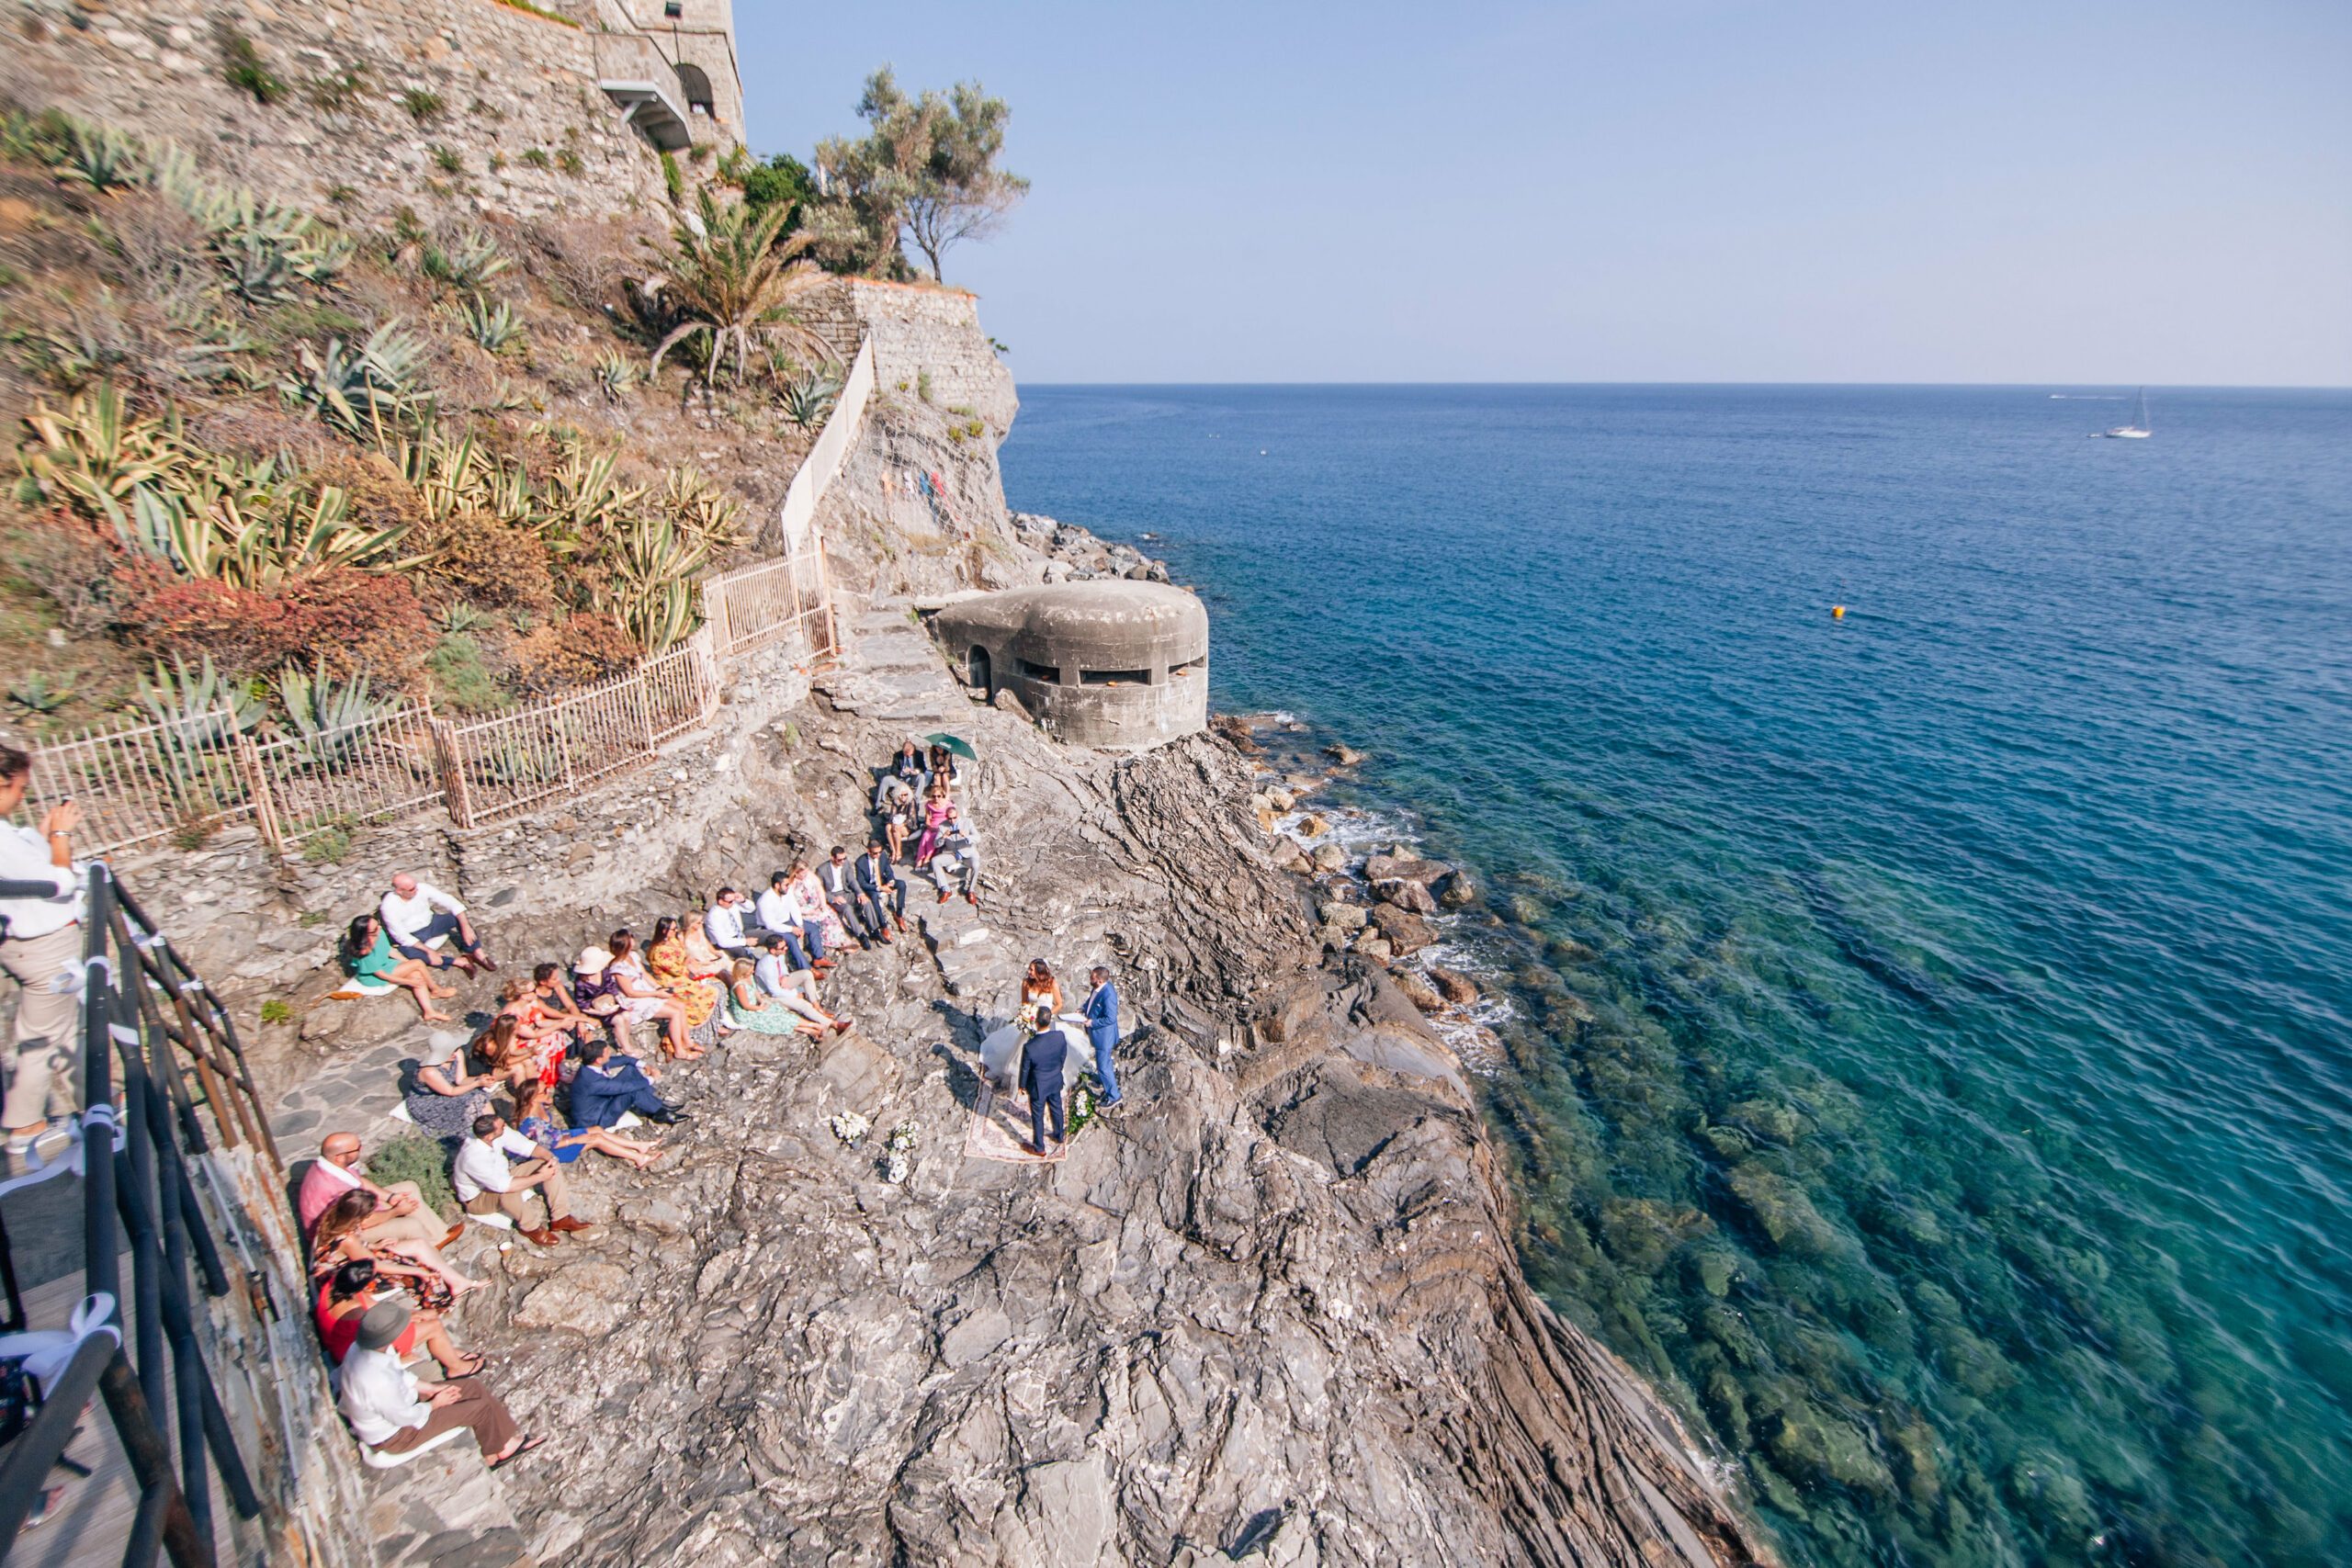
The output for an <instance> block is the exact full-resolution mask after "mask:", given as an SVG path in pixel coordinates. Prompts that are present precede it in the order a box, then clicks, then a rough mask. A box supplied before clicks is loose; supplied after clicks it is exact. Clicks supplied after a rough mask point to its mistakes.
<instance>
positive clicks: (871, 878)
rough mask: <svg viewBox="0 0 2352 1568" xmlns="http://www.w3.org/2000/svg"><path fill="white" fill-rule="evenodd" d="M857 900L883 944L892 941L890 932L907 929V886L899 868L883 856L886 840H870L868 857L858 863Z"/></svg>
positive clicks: (860, 859)
mask: <svg viewBox="0 0 2352 1568" xmlns="http://www.w3.org/2000/svg"><path fill="white" fill-rule="evenodd" d="M857 897H858V900H859V902H860V903H862V904H864V905H865V913H866V918H867V919H870V920H872V921H873V922H874V924H875V926H876V928H877V929H879V930H880V931H881V932H882V933H883V934H882V940H883V941H884V942H888V941H889V940H890V935H889V932H890V928H891V926H893V925H896V926H897V927H898V928H899V930H900V931H905V930H906V929H907V885H906V884H905V883H904V882H901V881H900V880H899V871H898V868H897V867H896V866H894V865H892V864H891V863H890V857H889V856H888V855H887V854H884V853H883V852H882V840H879V839H875V840H869V841H868V842H867V844H866V846H865V854H863V855H861V856H859V857H858V862H857Z"/></svg>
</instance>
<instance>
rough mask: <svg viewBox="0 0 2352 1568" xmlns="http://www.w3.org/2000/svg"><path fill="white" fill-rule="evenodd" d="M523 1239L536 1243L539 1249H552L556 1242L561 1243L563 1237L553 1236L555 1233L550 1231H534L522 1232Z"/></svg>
mask: <svg viewBox="0 0 2352 1568" xmlns="http://www.w3.org/2000/svg"><path fill="white" fill-rule="evenodd" d="M523 1239H524V1240H525V1241H536V1242H537V1243H538V1244H539V1245H540V1246H541V1247H553V1246H555V1245H556V1244H557V1243H558V1242H560V1241H561V1240H562V1239H563V1237H561V1236H560V1235H556V1234H555V1232H553V1231H551V1230H545V1229H542V1230H535V1231H524V1232H523Z"/></svg>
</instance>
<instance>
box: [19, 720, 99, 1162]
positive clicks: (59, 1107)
mask: <svg viewBox="0 0 2352 1568" xmlns="http://www.w3.org/2000/svg"><path fill="white" fill-rule="evenodd" d="M32 776H33V760H32V758H31V757H30V756H29V755H28V754H27V753H25V752H23V751H19V750H17V749H16V748H15V747H13V746H0V882H45V883H48V884H50V885H51V886H53V887H54V888H55V889H56V892H55V893H54V894H53V895H51V897H36V898H5V899H0V974H6V975H7V976H9V978H11V979H13V980H15V981H16V982H17V987H18V990H19V993H20V994H19V995H18V997H17V1027H16V1030H15V1037H14V1040H13V1043H12V1049H11V1050H10V1051H9V1052H8V1062H9V1066H10V1072H9V1079H8V1096H7V1101H6V1105H5V1106H0V1122H5V1123H6V1127H7V1129H8V1153H9V1155H10V1156H14V1157H16V1158H19V1159H21V1158H22V1157H23V1156H25V1155H26V1154H27V1153H28V1151H29V1150H30V1149H31V1148H32V1146H33V1144H34V1143H35V1141H36V1140H38V1139H39V1138H40V1136H41V1134H44V1133H46V1132H48V1131H49V1130H50V1126H51V1118H63V1117H69V1116H72V1115H73V1114H74V1111H77V1110H79V1109H80V1108H81V1107H80V1105H79V1103H78V1099H77V1094H76V1090H77V1088H78V1086H77V1084H76V1083H75V1081H74V1063H75V1060H76V1058H77V1056H78V1055H79V1052H80V1050H81V1043H82V1042H81V1031H80V1030H79V1029H78V1028H77V1027H76V1025H77V1024H78V1023H79V1021H80V1018H81V1001H80V993H81V975H82V878H81V872H80V870H79V868H77V867H76V866H75V865H74V845H73V833H74V825H75V824H76V823H78V822H80V821H81V819H82V808H81V807H78V806H76V805H74V802H73V801H71V800H68V801H66V802H65V803H64V804H63V805H62V806H60V807H56V808H54V809H53V810H51V812H49V814H48V815H47V816H45V817H43V818H41V822H40V827H39V828H37V829H36V828H20V827H18V826H17V825H16V824H15V823H13V822H10V821H7V820H6V818H10V817H13V816H14V815H15V814H16V812H17V807H20V806H22V805H23V804H24V801H25V790H26V788H27V787H28V785H29V784H31V783H32Z"/></svg>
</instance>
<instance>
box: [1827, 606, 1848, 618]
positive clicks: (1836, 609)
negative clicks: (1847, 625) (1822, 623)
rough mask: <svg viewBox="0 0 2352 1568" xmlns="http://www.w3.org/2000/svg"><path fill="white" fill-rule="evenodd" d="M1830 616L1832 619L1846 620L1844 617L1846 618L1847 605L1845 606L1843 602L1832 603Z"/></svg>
mask: <svg viewBox="0 0 2352 1568" xmlns="http://www.w3.org/2000/svg"><path fill="white" fill-rule="evenodd" d="M1829 618H1830V619H1831V620H1833V621H1842V620H1844V619H1845V618H1846V606H1845V605H1843V604H1832V605H1830V606H1829Z"/></svg>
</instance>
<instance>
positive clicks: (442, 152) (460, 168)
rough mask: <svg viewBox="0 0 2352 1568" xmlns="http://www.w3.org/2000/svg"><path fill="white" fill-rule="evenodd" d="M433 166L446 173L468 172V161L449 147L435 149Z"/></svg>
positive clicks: (458, 173) (460, 173)
mask: <svg viewBox="0 0 2352 1568" xmlns="http://www.w3.org/2000/svg"><path fill="white" fill-rule="evenodd" d="M433 166H434V167H435V168H436V169H438V170H440V171H441V172H442V173H443V174H445V175H462V174H464V173H465V172H466V161H465V160H464V159H463V158H460V157H458V154H457V153H456V152H452V151H451V150H450V149H448V148H447V147H435V148H434V149H433Z"/></svg>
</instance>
